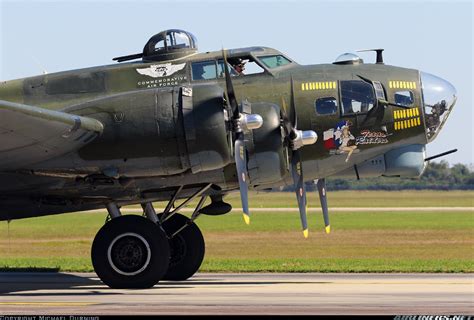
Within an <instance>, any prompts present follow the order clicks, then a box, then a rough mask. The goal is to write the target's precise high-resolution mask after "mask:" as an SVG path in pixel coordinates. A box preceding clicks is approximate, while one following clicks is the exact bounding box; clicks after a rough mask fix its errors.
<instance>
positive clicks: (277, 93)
mask: <svg viewBox="0 0 474 320" xmlns="http://www.w3.org/2000/svg"><path fill="white" fill-rule="evenodd" d="M227 55H228V59H229V61H230V60H232V59H238V58H242V59H247V60H249V62H253V63H255V64H256V66H257V67H258V68H259V72H256V73H252V74H250V73H248V74H244V75H237V74H234V75H233V76H232V81H233V84H234V88H235V92H236V96H237V100H238V101H239V102H241V101H248V102H249V103H250V104H249V105H250V106H251V108H252V110H249V111H251V112H255V113H259V114H261V115H262V117H263V119H264V125H263V127H262V128H261V129H258V130H255V131H254V132H253V133H252V134H249V136H248V143H249V148H248V153H249V155H248V156H249V162H248V167H249V168H248V170H249V176H250V187H251V188H254V189H257V190H266V189H271V188H275V187H279V186H284V185H291V184H292V182H291V173H290V169H289V155H288V152H287V151H286V149H285V148H284V146H283V143H282V141H281V140H282V138H281V135H280V131H281V130H282V129H281V127H280V124H279V123H278V122H279V119H280V118H279V115H280V112H281V108H285V106H289V105H290V103H291V101H290V96H291V90H292V89H293V95H294V102H295V107H296V110H297V114H298V129H301V130H313V131H315V132H316V133H317V135H318V140H317V142H316V143H315V144H312V145H308V146H305V147H304V148H302V149H301V157H302V164H303V171H304V173H305V178H306V180H307V181H310V180H314V179H318V178H323V177H328V176H334V175H341V176H352V177H356V176H358V177H364V176H374V175H383V174H384V175H392V176H404V173H407V174H406V175H407V176H409V175H410V173H409V172H411V174H412V173H413V171H417V174H420V173H421V172H419V171H420V170H421V171H422V168H421V169H420V168H419V166H420V165H421V166H422V167H423V165H422V164H417V166H415V167H416V168H415V167H413V168H411V167H410V166H408V167H403V164H400V163H398V162H397V163H396V164H393V161H398V160H396V159H398V158H397V157H396V156H390V155H389V156H387V154H389V153H390V152H398V151H397V150H405V149H404V148H408V149H407V150H408V151H409V152H415V153H419V152H423V151H424V145H426V144H427V143H428V135H427V132H428V131H429V128H428V127H427V124H426V119H425V117H426V113H425V110H424V101H423V99H424V98H423V95H422V83H421V78H420V77H421V76H420V72H419V71H417V70H413V69H405V68H400V67H394V66H389V65H385V64H364V63H342V64H321V65H310V66H302V65H298V64H297V63H295V62H293V61H291V60H290V58H288V57H286V56H285V55H284V54H282V53H280V52H278V51H276V50H274V49H270V48H265V47H252V48H243V49H236V50H229V51H228V52H227ZM262 57H267V58H268V59H273V58H272V57H277V58H278V59H280V57H281V59H285V61H286V62H285V63H284V64H282V65H281V66H279V65H271V64H269V65H266V64H265V63H264V62H263V61H264V59H261V58H262ZM222 59H223V57H222V52H221V51H216V52H208V53H195V54H190V55H187V56H184V57H181V58H178V59H172V60H164V61H140V62H125V63H120V64H114V65H108V66H101V67H94V68H87V69H81V70H73V71H66V72H60V73H53V74H45V75H40V76H36V77H30V78H25V79H19V80H12V81H5V82H3V83H0V99H1V100H7V101H11V102H17V103H22V104H26V105H32V106H37V107H42V108H47V109H52V110H60V111H63V112H67V113H72V114H76V115H80V116H86V117H89V118H94V119H97V120H99V121H100V122H102V123H103V125H104V131H103V133H102V135H101V136H99V137H98V138H96V139H95V140H93V141H91V142H90V143H88V144H86V145H85V146H84V147H82V148H81V149H79V150H77V151H74V152H71V153H68V154H65V155H63V156H61V157H59V158H55V159H51V160H48V161H44V162H42V163H37V164H34V165H33V166H32V167H30V168H25V170H16V171H14V172H4V173H1V174H0V177H1V179H2V180H3V181H4V182H5V183H2V184H1V185H0V193H1V194H2V196H1V197H0V203H2V205H1V206H2V207H3V208H7V209H8V210H3V211H4V212H5V213H1V214H3V215H1V214H0V217H1V218H2V220H5V219H15V218H18V217H26V216H34V215H41V214H51V213H60V212H66V211H78V210H87V209H94V208H98V207H103V203H104V202H105V201H107V199H114V201H116V202H117V203H119V204H122V205H125V204H133V203H139V202H142V201H143V199H151V200H166V199H168V198H169V197H170V195H171V194H172V187H175V186H181V185H186V186H191V187H190V188H189V191H188V192H184V193H183V194H182V196H183V197H185V196H189V195H190V194H191V193H192V192H193V189H192V186H197V185H200V184H203V183H212V184H213V187H212V188H211V189H210V192H211V194H212V193H216V194H217V193H220V194H225V193H227V192H229V191H232V190H235V189H236V188H237V187H238V182H237V178H236V171H235V166H234V164H233V156H232V152H233V150H232V143H231V140H232V138H231V137H229V135H231V133H229V128H228V125H229V124H228V121H227V120H228V118H229V116H230V115H229V114H228V110H227V107H226V104H225V102H226V101H225V99H223V98H224V97H225V79H224V77H223V76H222V74H219V71H222V66H221V65H222V61H223V60H222ZM211 64H215V68H216V75H215V77H213V76H212V74H211V75H209V76H207V77H204V78H202V77H201V75H198V74H197V71H196V70H198V68H200V67H202V66H204V67H207V69H208V70H211V69H212V68H214V67H212V65H211ZM209 66H211V67H209ZM213 70H214V69H212V72H214V71H213ZM244 73H245V71H244ZM383 101H388V102H392V103H394V102H396V103H398V104H403V105H404V106H405V107H404V108H402V107H397V106H395V105H390V104H385V103H383ZM259 130H260V131H259ZM246 139H247V138H246ZM417 146H419V147H417ZM400 152H401V151H400ZM404 152H405V151H403V152H401V153H400V154H405V153H404ZM390 163H392V164H390ZM397 166H402V167H403V168H402V169H401V170H398V169H397V168H399V167H397ZM397 170H398V171H397ZM18 199H28V201H25V202H24V203H25V204H24V205H23V206H18V205H14V203H15V202H16V201H17V200H18Z"/></svg>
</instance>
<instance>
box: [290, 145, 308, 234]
mask: <svg viewBox="0 0 474 320" xmlns="http://www.w3.org/2000/svg"><path fill="white" fill-rule="evenodd" d="M291 172H292V175H293V181H294V184H295V187H296V199H297V200H298V208H299V211H300V218H301V226H302V227H303V235H304V237H305V238H307V237H308V221H307V219H306V188H305V185H304V179H303V167H302V164H301V158H300V153H299V152H298V150H296V151H293V156H292V158H291Z"/></svg>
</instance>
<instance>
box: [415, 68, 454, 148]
mask: <svg viewBox="0 0 474 320" xmlns="http://www.w3.org/2000/svg"><path fill="white" fill-rule="evenodd" d="M421 84H422V91H423V104H424V111H425V124H426V135H427V136H428V141H432V140H433V139H434V138H435V137H436V135H437V134H438V132H439V131H440V130H441V128H442V127H443V125H444V123H445V121H446V119H447V118H448V115H449V113H450V112H451V110H452V108H453V106H454V104H455V103H456V89H455V88H454V86H453V85H452V84H451V83H449V82H448V81H446V80H444V79H441V78H439V77H437V76H434V75H432V74H429V73H426V72H421Z"/></svg>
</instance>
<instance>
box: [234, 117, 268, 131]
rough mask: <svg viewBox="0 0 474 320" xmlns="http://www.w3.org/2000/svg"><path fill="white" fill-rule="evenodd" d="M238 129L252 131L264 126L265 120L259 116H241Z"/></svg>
mask: <svg viewBox="0 0 474 320" xmlns="http://www.w3.org/2000/svg"><path fill="white" fill-rule="evenodd" d="M237 122H238V124H237V127H239V128H240V129H241V130H243V131H247V132H248V131H251V130H255V129H258V128H260V127H261V126H262V125H263V118H262V116H260V115H259V114H240V118H239V119H238V121H237Z"/></svg>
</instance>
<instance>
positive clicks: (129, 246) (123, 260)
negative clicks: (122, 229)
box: [107, 233, 151, 276]
mask: <svg viewBox="0 0 474 320" xmlns="http://www.w3.org/2000/svg"><path fill="white" fill-rule="evenodd" d="M107 256H108V259H109V263H110V265H111V267H112V268H113V269H114V270H115V271H116V272H118V273H120V274H122V275H126V276H133V275H136V274H139V273H140V272H142V271H143V270H145V269H146V267H147V266H148V265H149V263H150V259H151V250H150V245H149V244H148V241H147V240H146V239H145V238H143V237H142V236H141V235H139V234H136V233H124V234H121V235H119V236H117V237H116V238H115V239H114V240H113V241H112V242H111V243H110V246H109V248H108V251H107Z"/></svg>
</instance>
